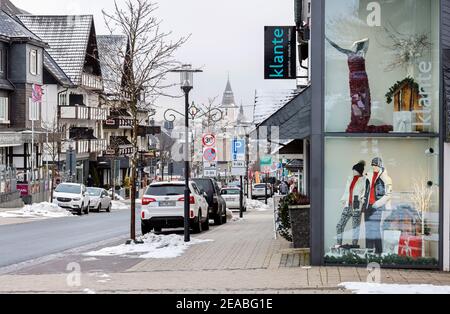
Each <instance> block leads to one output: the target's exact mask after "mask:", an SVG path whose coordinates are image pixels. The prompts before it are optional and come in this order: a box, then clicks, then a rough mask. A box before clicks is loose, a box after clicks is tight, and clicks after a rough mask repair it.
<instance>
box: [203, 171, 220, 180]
mask: <svg viewBox="0 0 450 314" xmlns="http://www.w3.org/2000/svg"><path fill="white" fill-rule="evenodd" d="M203 175H204V177H207V178H215V177H217V170H212V169H205V170H204V172H203Z"/></svg>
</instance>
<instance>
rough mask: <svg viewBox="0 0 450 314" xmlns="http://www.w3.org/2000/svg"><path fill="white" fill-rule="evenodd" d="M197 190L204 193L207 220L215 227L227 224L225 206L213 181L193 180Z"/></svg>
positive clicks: (217, 186)
mask: <svg viewBox="0 0 450 314" xmlns="http://www.w3.org/2000/svg"><path fill="white" fill-rule="evenodd" d="M192 181H194V182H195V183H196V184H197V186H198V188H199V189H200V190H202V191H203V192H205V193H206V195H207V197H206V201H207V202H208V205H209V218H211V219H214V224H215V225H222V224H224V223H227V204H226V202H225V200H224V199H223V198H222V196H221V194H220V188H219V185H218V184H217V182H216V181H215V180H213V179H206V178H205V179H193V180H192Z"/></svg>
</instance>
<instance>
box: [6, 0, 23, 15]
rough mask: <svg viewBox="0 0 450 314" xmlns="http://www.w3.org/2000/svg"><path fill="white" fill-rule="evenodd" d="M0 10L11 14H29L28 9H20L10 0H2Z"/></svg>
mask: <svg viewBox="0 0 450 314" xmlns="http://www.w3.org/2000/svg"><path fill="white" fill-rule="evenodd" d="M0 10H3V11H5V12H6V13H8V14H10V15H17V14H27V12H26V11H24V10H22V9H19V8H18V7H16V6H15V5H14V4H12V2H11V1H9V0H0Z"/></svg>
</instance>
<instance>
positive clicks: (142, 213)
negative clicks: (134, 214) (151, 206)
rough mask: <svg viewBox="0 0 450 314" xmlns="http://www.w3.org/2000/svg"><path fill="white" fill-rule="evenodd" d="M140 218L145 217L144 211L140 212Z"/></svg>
mask: <svg viewBox="0 0 450 314" xmlns="http://www.w3.org/2000/svg"><path fill="white" fill-rule="evenodd" d="M141 218H142V219H145V213H144V212H143V211H142V212H141Z"/></svg>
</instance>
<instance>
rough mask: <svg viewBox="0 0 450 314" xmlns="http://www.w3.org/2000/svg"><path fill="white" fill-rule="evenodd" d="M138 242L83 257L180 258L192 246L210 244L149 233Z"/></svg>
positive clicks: (173, 235) (178, 236) (108, 248)
mask: <svg viewBox="0 0 450 314" xmlns="http://www.w3.org/2000/svg"><path fill="white" fill-rule="evenodd" d="M138 240H139V241H142V242H143V243H142V244H129V245H127V244H122V245H118V246H114V247H107V248H104V249H101V250H98V251H93V252H88V253H85V254H84V255H85V256H91V257H105V256H122V257H129V258H142V259H152V258H154V259H169V258H176V257H179V256H181V255H182V254H183V253H184V252H185V251H186V250H187V249H188V248H189V247H190V246H192V245H196V244H202V243H207V242H212V240H199V239H191V242H189V243H185V242H184V238H183V236H180V235H176V234H170V235H156V234H154V233H149V234H147V235H145V236H143V237H141V238H139V239H138Z"/></svg>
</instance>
